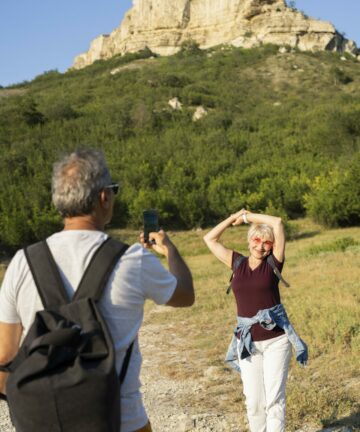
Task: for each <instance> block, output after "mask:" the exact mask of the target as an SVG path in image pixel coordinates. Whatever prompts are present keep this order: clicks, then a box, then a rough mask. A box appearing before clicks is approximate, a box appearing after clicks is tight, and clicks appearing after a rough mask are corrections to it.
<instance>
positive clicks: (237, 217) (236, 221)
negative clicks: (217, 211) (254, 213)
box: [231, 208, 249, 226]
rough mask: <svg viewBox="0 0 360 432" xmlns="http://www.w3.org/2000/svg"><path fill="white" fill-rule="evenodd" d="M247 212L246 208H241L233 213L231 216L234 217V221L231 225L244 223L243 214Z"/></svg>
mask: <svg viewBox="0 0 360 432" xmlns="http://www.w3.org/2000/svg"><path fill="white" fill-rule="evenodd" d="M247 213H249V211H248V210H246V209H244V208H242V209H241V210H239V211H238V212H236V213H234V214H233V215H232V216H233V217H234V221H233V223H232V224H231V225H232V226H238V225H242V224H243V223H244V219H243V215H244V214H247Z"/></svg>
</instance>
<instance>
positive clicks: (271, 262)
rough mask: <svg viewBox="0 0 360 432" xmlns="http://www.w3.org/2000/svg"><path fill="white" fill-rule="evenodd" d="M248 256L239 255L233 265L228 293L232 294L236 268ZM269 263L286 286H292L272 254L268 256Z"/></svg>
mask: <svg viewBox="0 0 360 432" xmlns="http://www.w3.org/2000/svg"><path fill="white" fill-rule="evenodd" d="M246 259H247V258H246V257H245V256H244V255H239V256H238V257H237V258H236V260H235V262H234V266H233V272H232V273H231V276H230V280H229V286H228V287H227V290H226V294H230V291H231V282H232V280H233V278H234V275H235V272H236V270H237V269H238V268H239V267H240V264H241V263H242V262H243V261H244V260H246ZM266 261H267V263H268V264H269V265H270V267H271V268H272V269H273V272H274V273H275V275H276V277H277V278H278V279H279V280H280V281H281V282H282V283H283V284H284V285H285V286H286V288H289V287H290V284H289V283H288V282H286V280H285V279H284V278H283V277H282V275H281V273H280V271H279V269H278V268H277V267H276V265H275V261H274V257H273V256H272V255H271V254H270V255H268V256H267V257H266Z"/></svg>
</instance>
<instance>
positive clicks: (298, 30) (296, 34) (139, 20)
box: [73, 0, 358, 69]
mask: <svg viewBox="0 0 360 432" xmlns="http://www.w3.org/2000/svg"><path fill="white" fill-rule="evenodd" d="M189 39H191V40H193V41H195V42H197V43H198V44H199V45H200V48H204V49H205V48H210V47H212V46H216V45H220V44H231V45H234V46H242V47H245V48H250V47H254V46H258V45H260V44H262V43H273V44H277V45H289V46H291V47H297V48H299V49H300V50H304V51H309V50H310V51H316V50H331V51H339V52H350V53H353V54H355V55H356V54H358V49H357V47H356V45H355V43H354V42H353V41H349V40H347V39H345V38H344V37H343V36H342V35H341V34H340V33H339V32H337V30H336V29H335V27H334V26H333V25H332V24H330V23H328V22H323V21H319V20H315V19H312V18H309V17H307V16H305V15H304V14H303V13H302V12H300V11H297V10H294V9H291V8H290V7H288V6H287V5H286V3H285V0H133V7H132V9H130V10H129V11H128V12H127V14H126V15H125V17H124V19H123V21H122V23H121V25H120V26H119V27H118V28H117V29H115V30H114V31H113V32H112V33H111V34H110V35H101V36H99V37H98V38H96V39H95V40H94V41H93V42H92V43H91V46H90V49H89V51H88V52H87V53H84V54H80V55H79V56H77V57H76V58H75V62H74V65H73V67H74V68H75V69H80V68H83V67H85V66H87V65H90V64H92V63H93V62H94V61H96V60H99V59H108V58H111V57H112V56H114V55H116V54H125V53H127V52H136V51H139V50H141V49H144V48H145V47H148V48H150V50H151V51H153V52H154V53H156V54H159V55H171V54H174V53H176V52H177V51H178V50H179V49H180V47H181V44H182V43H183V42H184V41H186V40H189Z"/></svg>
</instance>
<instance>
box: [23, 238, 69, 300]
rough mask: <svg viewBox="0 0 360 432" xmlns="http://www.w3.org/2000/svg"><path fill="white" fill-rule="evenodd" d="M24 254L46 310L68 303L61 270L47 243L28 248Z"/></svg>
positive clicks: (39, 243) (42, 242)
mask: <svg viewBox="0 0 360 432" xmlns="http://www.w3.org/2000/svg"><path fill="white" fill-rule="evenodd" d="M24 252H25V257H26V260H27V262H28V265H29V268H30V271H31V274H32V276H33V278H34V282H35V285H36V288H37V290H38V293H39V296H40V298H41V301H42V304H43V306H44V308H51V307H54V306H55V307H56V306H59V305H61V304H66V303H68V302H69V299H68V296H67V293H66V291H65V287H64V284H63V282H62V279H61V276H60V272H59V269H58V267H57V265H56V262H55V260H54V258H53V256H52V254H51V252H50V249H49V246H48V244H47V242H46V241H45V240H44V241H41V242H38V243H35V244H33V245H31V246H28V247H27V248H25V249H24Z"/></svg>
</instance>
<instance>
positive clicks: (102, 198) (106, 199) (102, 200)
mask: <svg viewBox="0 0 360 432" xmlns="http://www.w3.org/2000/svg"><path fill="white" fill-rule="evenodd" d="M99 204H100V207H101V208H103V209H105V210H107V209H108V208H109V207H110V205H111V191H110V190H109V189H103V190H102V191H101V192H100V193H99Z"/></svg>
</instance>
